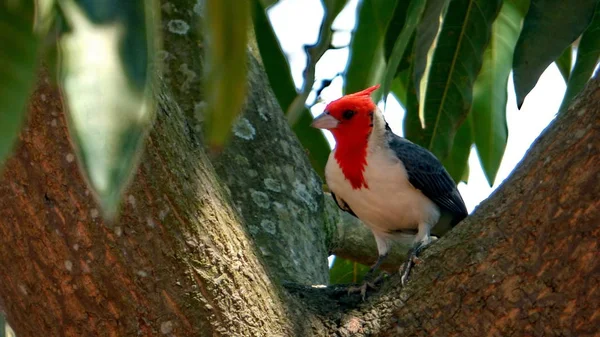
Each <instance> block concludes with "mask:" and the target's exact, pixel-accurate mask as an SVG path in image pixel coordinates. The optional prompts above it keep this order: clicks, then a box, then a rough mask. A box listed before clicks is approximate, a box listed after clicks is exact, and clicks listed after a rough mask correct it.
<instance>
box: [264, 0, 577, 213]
mask: <svg viewBox="0 0 600 337" xmlns="http://www.w3.org/2000/svg"><path fill="white" fill-rule="evenodd" d="M357 5H358V0H350V1H348V4H347V5H346V7H345V8H344V9H343V10H342V12H340V14H339V15H338V17H337V18H336V20H335V21H334V23H333V29H334V31H335V32H336V33H334V35H333V41H332V44H333V45H334V46H336V47H343V46H347V45H349V43H350V39H351V32H352V29H353V28H354V25H355V23H356V22H355V15H356V8H357ZM322 16H323V8H322V6H321V0H280V1H279V2H278V3H277V4H276V5H274V6H272V7H271V8H270V9H269V17H270V19H271V22H272V24H273V27H274V29H275V32H276V34H277V36H278V38H279V41H280V43H281V46H282V48H283V50H284V52H285V53H286V56H287V58H288V61H289V63H290V66H291V69H292V76H293V78H294V82H295V84H296V87H297V88H300V87H301V86H302V82H303V79H302V72H303V70H304V67H305V66H306V55H305V53H304V49H303V46H304V45H306V44H314V43H315V42H316V41H317V36H318V30H319V26H320V24H321V18H322ZM347 60H348V48H340V49H335V50H329V51H327V53H325V55H323V57H322V58H321V60H320V61H319V63H318V64H317V68H316V82H315V83H320V81H321V80H323V79H330V78H332V77H334V76H335V75H336V74H338V73H342V72H343V71H344V69H345V67H346V63H347ZM342 85H343V82H342V79H341V77H337V78H336V79H335V80H334V81H333V82H332V84H331V85H330V86H329V87H328V88H326V89H325V90H323V92H322V93H321V98H322V99H323V103H318V104H316V105H315V106H314V107H313V108H312V109H311V111H312V113H313V115H315V116H316V115H318V114H320V113H321V112H322V111H323V109H324V108H325V105H326V103H327V102H330V101H332V100H335V99H337V98H339V97H340V96H341V95H342ZM565 89H566V85H565V82H564V80H563V78H562V76H561V75H560V72H559V71H558V68H557V67H556V66H555V65H554V64H552V65H551V66H550V67H548V69H546V71H545V72H544V74H543V75H542V76H541V78H540V80H539V81H538V84H537V85H536V87H535V88H534V89H533V90H532V91H531V93H530V94H529V95H528V96H527V98H526V99H525V102H524V104H523V106H522V107H521V110H518V109H517V104H516V99H515V93H514V87H513V80H512V75H511V77H510V78H509V80H508V103H507V110H506V119H507V123H508V134H509V136H508V143H507V146H506V151H505V153H504V157H503V159H502V163H501V165H500V169H499V170H498V174H497V177H496V181H495V183H494V186H492V187H490V186H489V184H488V182H487V180H486V178H485V175H484V173H483V170H482V169H481V165H480V164H479V159H478V158H477V153H476V151H475V149H474V148H473V149H472V151H471V156H470V157H469V168H470V173H469V179H468V184H465V183H460V184H459V186H458V189H459V191H460V193H461V195H462V196H463V199H464V200H465V204H466V205H467V209H468V210H469V212H471V211H473V209H474V208H475V207H476V206H477V205H478V204H479V203H480V202H481V201H483V200H485V199H486V198H487V197H488V196H489V195H490V193H492V192H493V190H494V189H496V188H497V187H498V186H499V185H500V184H501V183H502V181H504V179H506V177H508V175H509V174H510V173H511V171H512V170H513V169H514V167H515V166H516V165H517V164H518V163H519V161H521V159H522V158H523V156H524V155H525V153H526V152H527V150H528V149H529V147H530V145H531V144H532V143H533V141H534V140H535V139H536V138H537V137H538V136H539V134H540V133H541V132H542V131H543V130H544V128H546V126H547V125H548V124H549V123H550V122H551V121H552V119H554V117H555V115H556V112H557V111H558V108H559V106H560V103H561V101H562V98H563V96H564V92H565ZM314 99H315V95H314V92H313V94H311V96H309V98H308V102H309V103H311V102H313V101H314ZM379 107H380V108H383V105H381V104H380V105H379ZM384 116H385V118H386V120H387V122H388V123H389V124H390V127H391V128H392V130H393V131H394V132H395V133H397V134H399V135H402V119H403V117H404V110H403V109H402V107H401V106H400V105H399V104H398V102H397V101H396V100H395V99H394V98H393V96H389V98H388V101H387V106H386V107H385V110H384ZM325 136H326V137H327V139H328V140H329V142H330V144H331V145H332V147H333V146H334V144H335V142H334V140H333V137H332V136H331V134H330V133H329V132H325Z"/></svg>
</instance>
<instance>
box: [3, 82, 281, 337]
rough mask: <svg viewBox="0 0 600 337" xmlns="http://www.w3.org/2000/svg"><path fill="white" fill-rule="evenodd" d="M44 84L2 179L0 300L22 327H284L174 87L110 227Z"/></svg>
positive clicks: (146, 332)
mask: <svg viewBox="0 0 600 337" xmlns="http://www.w3.org/2000/svg"><path fill="white" fill-rule="evenodd" d="M48 82H49V81H48V79H47V78H45V77H44V78H42V80H41V81H40V83H41V85H40V86H39V88H38V90H37V91H36V92H35V94H34V96H33V99H32V102H31V108H30V114H29V121H28V123H27V126H26V127H25V129H24V130H23V132H22V133H21V138H20V144H19V146H18V148H17V149H16V151H15V155H14V156H13V158H11V159H10V160H9V161H8V162H7V164H6V167H5V168H4V172H3V175H2V178H1V179H0V181H1V184H0V280H2V281H1V285H2V286H0V298H1V299H2V302H1V305H0V307H1V308H3V309H4V311H6V313H7V314H8V315H7V316H8V320H9V322H10V323H11V325H12V326H13V327H14V329H15V331H16V332H17V335H18V336H20V337H24V336H40V332H43V334H42V335H44V336H63V335H64V336H96V335H100V336H129V335H143V336H152V335H161V334H168V335H169V334H173V335H177V336H192V335H219V334H233V335H272V334H273V333H275V334H286V333H285V331H289V330H290V329H291V324H290V323H289V320H288V318H287V316H286V315H287V314H286V309H285V307H284V306H283V304H282V302H281V301H280V300H279V297H278V296H277V287H276V286H274V285H273V284H272V283H271V281H270V279H269V278H268V277H267V273H266V271H265V270H264V268H263V266H262V264H261V263H260V261H259V260H258V259H257V257H256V255H255V253H254V249H253V247H252V245H251V243H250V242H249V240H248V236H247V235H246V233H245V231H244V230H243V228H242V227H241V226H240V222H239V217H238V216H237V213H236V212H235V211H234V210H233V209H232V208H231V206H230V204H229V202H228V201H227V200H228V198H227V197H226V196H225V195H224V194H223V191H222V189H221V188H220V185H219V183H218V182H217V179H218V178H217V176H216V175H215V172H214V171H213V169H212V167H211V164H210V162H209V161H208V158H207V157H206V155H205V154H204V152H203V150H202V149H201V148H200V147H199V146H197V145H194V143H193V141H192V139H191V138H190V137H189V135H188V134H186V133H185V130H186V124H185V120H184V119H183V115H182V113H181V112H180V111H179V109H178V107H177V104H176V103H175V102H173V101H170V99H169V93H168V92H167V91H163V92H162V93H161V95H160V97H161V100H160V109H159V110H160V111H159V114H158V120H157V122H156V123H155V126H154V129H153V131H152V134H151V136H150V139H149V141H148V143H147V146H146V154H145V157H144V158H143V159H142V162H141V165H140V169H139V172H138V174H137V176H136V178H135V180H134V183H133V184H132V186H131V188H130V189H129V190H128V192H127V194H126V195H125V202H126V204H125V206H124V210H123V212H122V216H121V218H120V219H119V221H118V222H117V223H115V224H107V223H104V222H103V221H102V219H101V217H100V216H99V211H98V208H97V206H96V205H95V203H94V201H93V199H92V197H91V196H90V193H89V192H88V189H87V187H86V185H85V183H84V181H83V180H82V179H81V175H80V174H79V171H78V169H77V163H76V161H74V160H73V159H74V157H73V151H72V149H71V144H70V143H69V139H68V137H67V130H66V125H65V121H64V115H63V112H62V107H61V104H60V98H59V93H58V91H57V90H56V89H55V88H53V87H52V86H51V85H50V84H49V83H48Z"/></svg>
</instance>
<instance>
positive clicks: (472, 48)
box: [424, 0, 502, 161]
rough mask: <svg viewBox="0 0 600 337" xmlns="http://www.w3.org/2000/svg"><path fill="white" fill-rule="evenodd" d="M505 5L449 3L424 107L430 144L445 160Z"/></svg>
mask: <svg viewBox="0 0 600 337" xmlns="http://www.w3.org/2000/svg"><path fill="white" fill-rule="evenodd" d="M501 5H502V1H501V0H454V1H452V2H450V5H449V7H448V12H447V13H446V17H445V19H444V22H443V23H442V29H441V31H440V34H439V38H438V42H437V47H436V48H435V51H434V53H433V59H432V63H431V69H430V71H429V78H428V80H427V92H426V96H425V107H424V121H425V123H424V124H425V130H424V131H425V141H426V144H427V146H426V147H427V148H428V149H429V150H430V151H431V152H433V154H435V155H436V156H437V157H438V158H439V159H440V160H442V161H443V160H444V159H446V157H447V156H448V153H449V152H450V149H451V148H452V142H453V140H454V135H455V134H456V131H457V130H458V127H459V126H460V124H461V123H462V121H463V120H464V119H465V118H466V116H467V114H468V113H469V111H470V109H471V103H472V98H473V84H474V82H475V79H476V77H477V74H478V73H479V70H480V69H481V64H482V61H483V53H484V51H485V49H486V47H487V45H488V43H489V40H490V36H491V31H492V23H493V22H494V19H495V18H496V16H497V14H498V12H499V10H500V7H501Z"/></svg>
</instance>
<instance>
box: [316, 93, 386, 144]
mask: <svg viewBox="0 0 600 337" xmlns="http://www.w3.org/2000/svg"><path fill="white" fill-rule="evenodd" d="M377 88H379V85H375V86H372V87H370V88H367V89H365V90H363V91H359V92H357V93H354V94H350V95H346V96H343V97H342V98H340V99H337V100H335V101H333V102H331V103H329V104H327V107H325V112H324V113H323V114H322V115H320V116H318V117H317V118H315V120H314V121H313V123H312V126H313V127H316V128H320V129H328V130H329V131H331V133H332V134H333V136H334V137H335V140H336V142H337V143H339V142H340V141H342V142H344V141H345V140H347V138H348V137H352V138H354V137H357V136H360V135H368V134H369V133H370V132H371V128H372V127H373V123H372V122H373V113H374V111H375V108H376V105H375V103H374V102H373V100H372V99H371V94H372V93H373V91H375V90H377ZM350 140H351V139H350Z"/></svg>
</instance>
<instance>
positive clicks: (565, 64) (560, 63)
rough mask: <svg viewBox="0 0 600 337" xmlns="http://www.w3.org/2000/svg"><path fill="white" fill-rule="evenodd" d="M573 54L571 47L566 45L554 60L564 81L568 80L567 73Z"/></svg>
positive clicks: (569, 70)
mask: <svg viewBox="0 0 600 337" xmlns="http://www.w3.org/2000/svg"><path fill="white" fill-rule="evenodd" d="M572 55H573V49H572V48H571V46H568V47H567V49H565V50H564V51H563V52H562V54H560V56H559V57H558V58H557V59H556V61H554V62H555V63H556V66H557V67H558V71H560V74H561V75H562V77H563V78H564V79H565V83H566V82H568V81H569V75H570V74H571V58H572Z"/></svg>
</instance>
